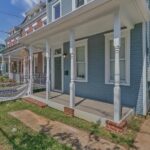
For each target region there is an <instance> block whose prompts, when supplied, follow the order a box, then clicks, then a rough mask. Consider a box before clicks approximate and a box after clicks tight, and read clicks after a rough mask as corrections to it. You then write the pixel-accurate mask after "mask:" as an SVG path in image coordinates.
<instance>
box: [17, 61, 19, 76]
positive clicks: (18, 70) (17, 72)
mask: <svg viewBox="0 0 150 150" xmlns="http://www.w3.org/2000/svg"><path fill="white" fill-rule="evenodd" d="M17 73H18V74H19V60H17Z"/></svg>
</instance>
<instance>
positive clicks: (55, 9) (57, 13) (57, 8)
mask: <svg viewBox="0 0 150 150" xmlns="http://www.w3.org/2000/svg"><path fill="white" fill-rule="evenodd" d="M60 17H61V2H60V0H58V1H57V2H56V3H54V4H53V5H52V19H53V21H54V20H56V19H58V18H60Z"/></svg>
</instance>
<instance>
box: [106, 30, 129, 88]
mask: <svg viewBox="0 0 150 150" xmlns="http://www.w3.org/2000/svg"><path fill="white" fill-rule="evenodd" d="M113 35H114V34H113V33H112V32H111V33H107V34H105V84H114V81H112V80H110V60H111V59H110V41H111V40H114V37H113ZM130 35H131V33H130V30H128V29H125V30H122V32H121V38H125V82H121V81H120V85H124V86H130V48H131V47H130V44H131V43H130V39H131V37H130Z"/></svg>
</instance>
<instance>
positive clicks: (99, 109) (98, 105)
mask: <svg viewBox="0 0 150 150" xmlns="http://www.w3.org/2000/svg"><path fill="white" fill-rule="evenodd" d="M32 97H33V98H36V99H37V100H39V101H43V102H44V101H45V97H46V93H45V92H39V93H35V94H34V95H33V96H32ZM50 97H51V99H49V101H48V105H49V106H50V107H52V108H55V109H58V110H60V111H64V107H65V106H67V107H68V106H69V95H67V94H62V93H58V92H51V93H50ZM74 109H75V116H76V117H79V118H82V119H85V120H87V121H91V122H99V121H100V122H101V123H102V124H103V125H105V121H106V120H113V115H114V106H113V104H110V103H106V102H102V101H97V100H93V99H86V98H81V97H76V98H75V107H74ZM132 114H133V109H132V108H127V107H122V119H125V118H127V117H128V116H130V115H132Z"/></svg>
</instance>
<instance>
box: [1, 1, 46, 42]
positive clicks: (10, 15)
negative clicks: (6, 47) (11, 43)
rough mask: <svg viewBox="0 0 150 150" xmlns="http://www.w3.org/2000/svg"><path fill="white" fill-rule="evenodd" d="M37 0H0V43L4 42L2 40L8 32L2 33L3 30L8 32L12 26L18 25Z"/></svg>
mask: <svg viewBox="0 0 150 150" xmlns="http://www.w3.org/2000/svg"><path fill="white" fill-rule="evenodd" d="M39 1H40V0H1V3H0V43H4V40H5V39H6V37H7V36H8V34H6V33H3V31H5V32H8V31H10V30H11V29H12V28H13V27H14V26H17V25H19V24H20V23H21V22H22V21H23V19H24V17H25V12H26V11H28V10H29V9H31V8H32V7H33V6H34V5H35V4H37V3H39ZM42 1H44V0H42ZM1 31H2V32H1Z"/></svg>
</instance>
